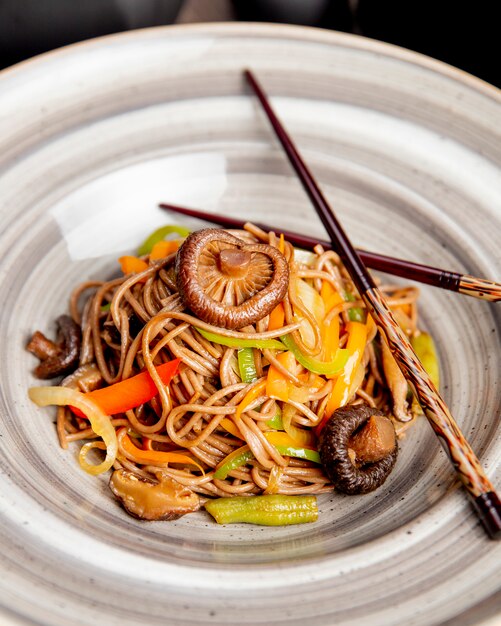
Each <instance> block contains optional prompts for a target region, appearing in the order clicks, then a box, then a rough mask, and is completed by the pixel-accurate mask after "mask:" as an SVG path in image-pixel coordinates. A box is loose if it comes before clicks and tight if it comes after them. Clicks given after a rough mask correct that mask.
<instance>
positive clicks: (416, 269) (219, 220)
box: [159, 202, 501, 302]
mask: <svg viewBox="0 0 501 626" xmlns="http://www.w3.org/2000/svg"><path fill="white" fill-rule="evenodd" d="M159 207H160V208H162V209H166V210H167V211H172V212H173V213H180V214H181V215H187V216H189V217H196V218H198V219H201V220H206V221H208V222H214V224H218V225H219V226H224V227H225V228H243V227H244V225H245V224H246V223H247V221H246V220H241V219H237V218H235V217H229V216H226V215H219V214H218V213H206V212H204V211H199V210H197V209H189V208H186V207H181V206H178V205H175V204H168V203H166V202H162V203H160V204H159ZM253 224H256V226H258V227H259V228H261V229H262V230H265V231H267V232H269V231H274V232H276V233H283V234H284V237H285V238H286V239H287V240H288V241H290V242H291V243H292V244H293V245H295V246H299V247H302V248H305V249H306V250H313V248H314V247H315V246H317V245H319V244H320V245H321V246H322V247H323V248H324V249H325V250H330V249H332V245H331V243H330V242H329V241H323V240H318V239H314V238H313V237H308V236H307V235H299V234H298V233H293V232H291V231H289V230H284V229H283V228H278V227H276V226H270V225H269V224H263V223H258V222H253ZM357 252H358V254H359V256H360V258H361V259H362V261H363V262H364V263H365V265H367V267H371V268H372V269H375V270H379V271H380V272H385V273H386V274H392V275H393V276H400V277H401V278H407V279H409V280H415V281H417V282H420V283H424V284H426V285H431V286H432V287H439V288H440V289H447V290H449V291H455V292H457V293H462V294H464V295H467V296H472V297H474V298H480V299H481V300H486V301H487V302H499V301H500V300H501V284H499V283H495V282H493V281H490V280H486V279H485V278H476V277H475V276H470V275H468V274H460V273H459V272H451V271H448V270H443V269H440V268H438V267H433V266H431V265H422V264H421V263H413V262H412V261H405V260H404V259H397V258H395V257H391V256H386V255H384V254H378V253H377V252H368V251H367V250H360V249H357Z"/></svg>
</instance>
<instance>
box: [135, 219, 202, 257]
mask: <svg viewBox="0 0 501 626" xmlns="http://www.w3.org/2000/svg"><path fill="white" fill-rule="evenodd" d="M173 233H175V234H176V235H179V236H180V237H182V238H184V237H187V236H188V235H189V234H190V231H189V229H188V228H185V227H184V226H178V225H168V226H161V227H160V228H157V230H155V231H154V232H152V233H151V235H149V237H147V238H146V239H145V240H144V241H143V243H142V244H141V245H140V246H139V248H138V250H137V253H138V255H139V256H144V255H145V254H150V253H151V251H152V250H153V246H154V245H155V244H156V243H158V242H159V241H162V240H164V239H165V238H166V237H167V235H171V234H173Z"/></svg>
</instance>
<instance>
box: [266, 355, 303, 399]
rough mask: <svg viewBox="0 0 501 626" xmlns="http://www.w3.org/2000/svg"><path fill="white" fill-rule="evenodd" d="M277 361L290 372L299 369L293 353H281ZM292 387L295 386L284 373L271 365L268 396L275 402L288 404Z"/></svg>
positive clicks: (267, 381) (267, 384)
mask: <svg viewBox="0 0 501 626" xmlns="http://www.w3.org/2000/svg"><path fill="white" fill-rule="evenodd" d="M276 359H277V361H278V362H279V363H280V364H281V365H283V366H284V367H285V369H286V370H287V371H289V372H294V370H295V369H296V368H297V362H296V358H295V356H294V355H293V354H292V352H289V351H288V350H287V351H286V352H281V353H280V354H279V355H277V357H276ZM291 386H293V385H292V384H291V382H290V381H289V380H288V379H287V378H286V377H285V376H284V375H283V374H282V372H280V371H279V370H278V369H277V368H275V367H273V365H270V367H269V368H268V375H267V377H266V395H267V396H268V397H269V398H274V399H275V400H282V402H288V400H289V394H290V390H291Z"/></svg>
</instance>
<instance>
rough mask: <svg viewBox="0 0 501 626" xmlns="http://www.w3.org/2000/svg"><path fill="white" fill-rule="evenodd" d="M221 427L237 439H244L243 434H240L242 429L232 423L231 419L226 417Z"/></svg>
mask: <svg viewBox="0 0 501 626" xmlns="http://www.w3.org/2000/svg"><path fill="white" fill-rule="evenodd" d="M219 425H220V426H221V427H222V428H224V429H225V430H226V431H228V432H229V433H230V434H231V435H233V436H234V437H236V438H237V439H242V441H243V439H244V436H243V435H242V433H241V432H240V429H239V428H238V426H237V425H236V424H235V423H234V422H232V421H231V420H230V419H229V418H227V417H224V418H223V419H222V420H221V421H220V423H219Z"/></svg>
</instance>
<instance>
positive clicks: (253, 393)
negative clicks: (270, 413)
mask: <svg viewBox="0 0 501 626" xmlns="http://www.w3.org/2000/svg"><path fill="white" fill-rule="evenodd" d="M265 389H266V378H263V380H260V381H259V382H258V383H257V385H255V386H254V387H252V389H251V390H250V391H249V392H248V393H247V394H246V395H245V396H244V399H243V400H242V402H240V404H239V405H238V406H237V410H236V411H235V418H236V419H238V418H239V417H240V416H241V415H242V413H244V412H245V410H246V409H247V407H248V406H249V405H250V404H252V402H254V400H255V399H256V398H259V396H262V395H263V393H264V391H265Z"/></svg>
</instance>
